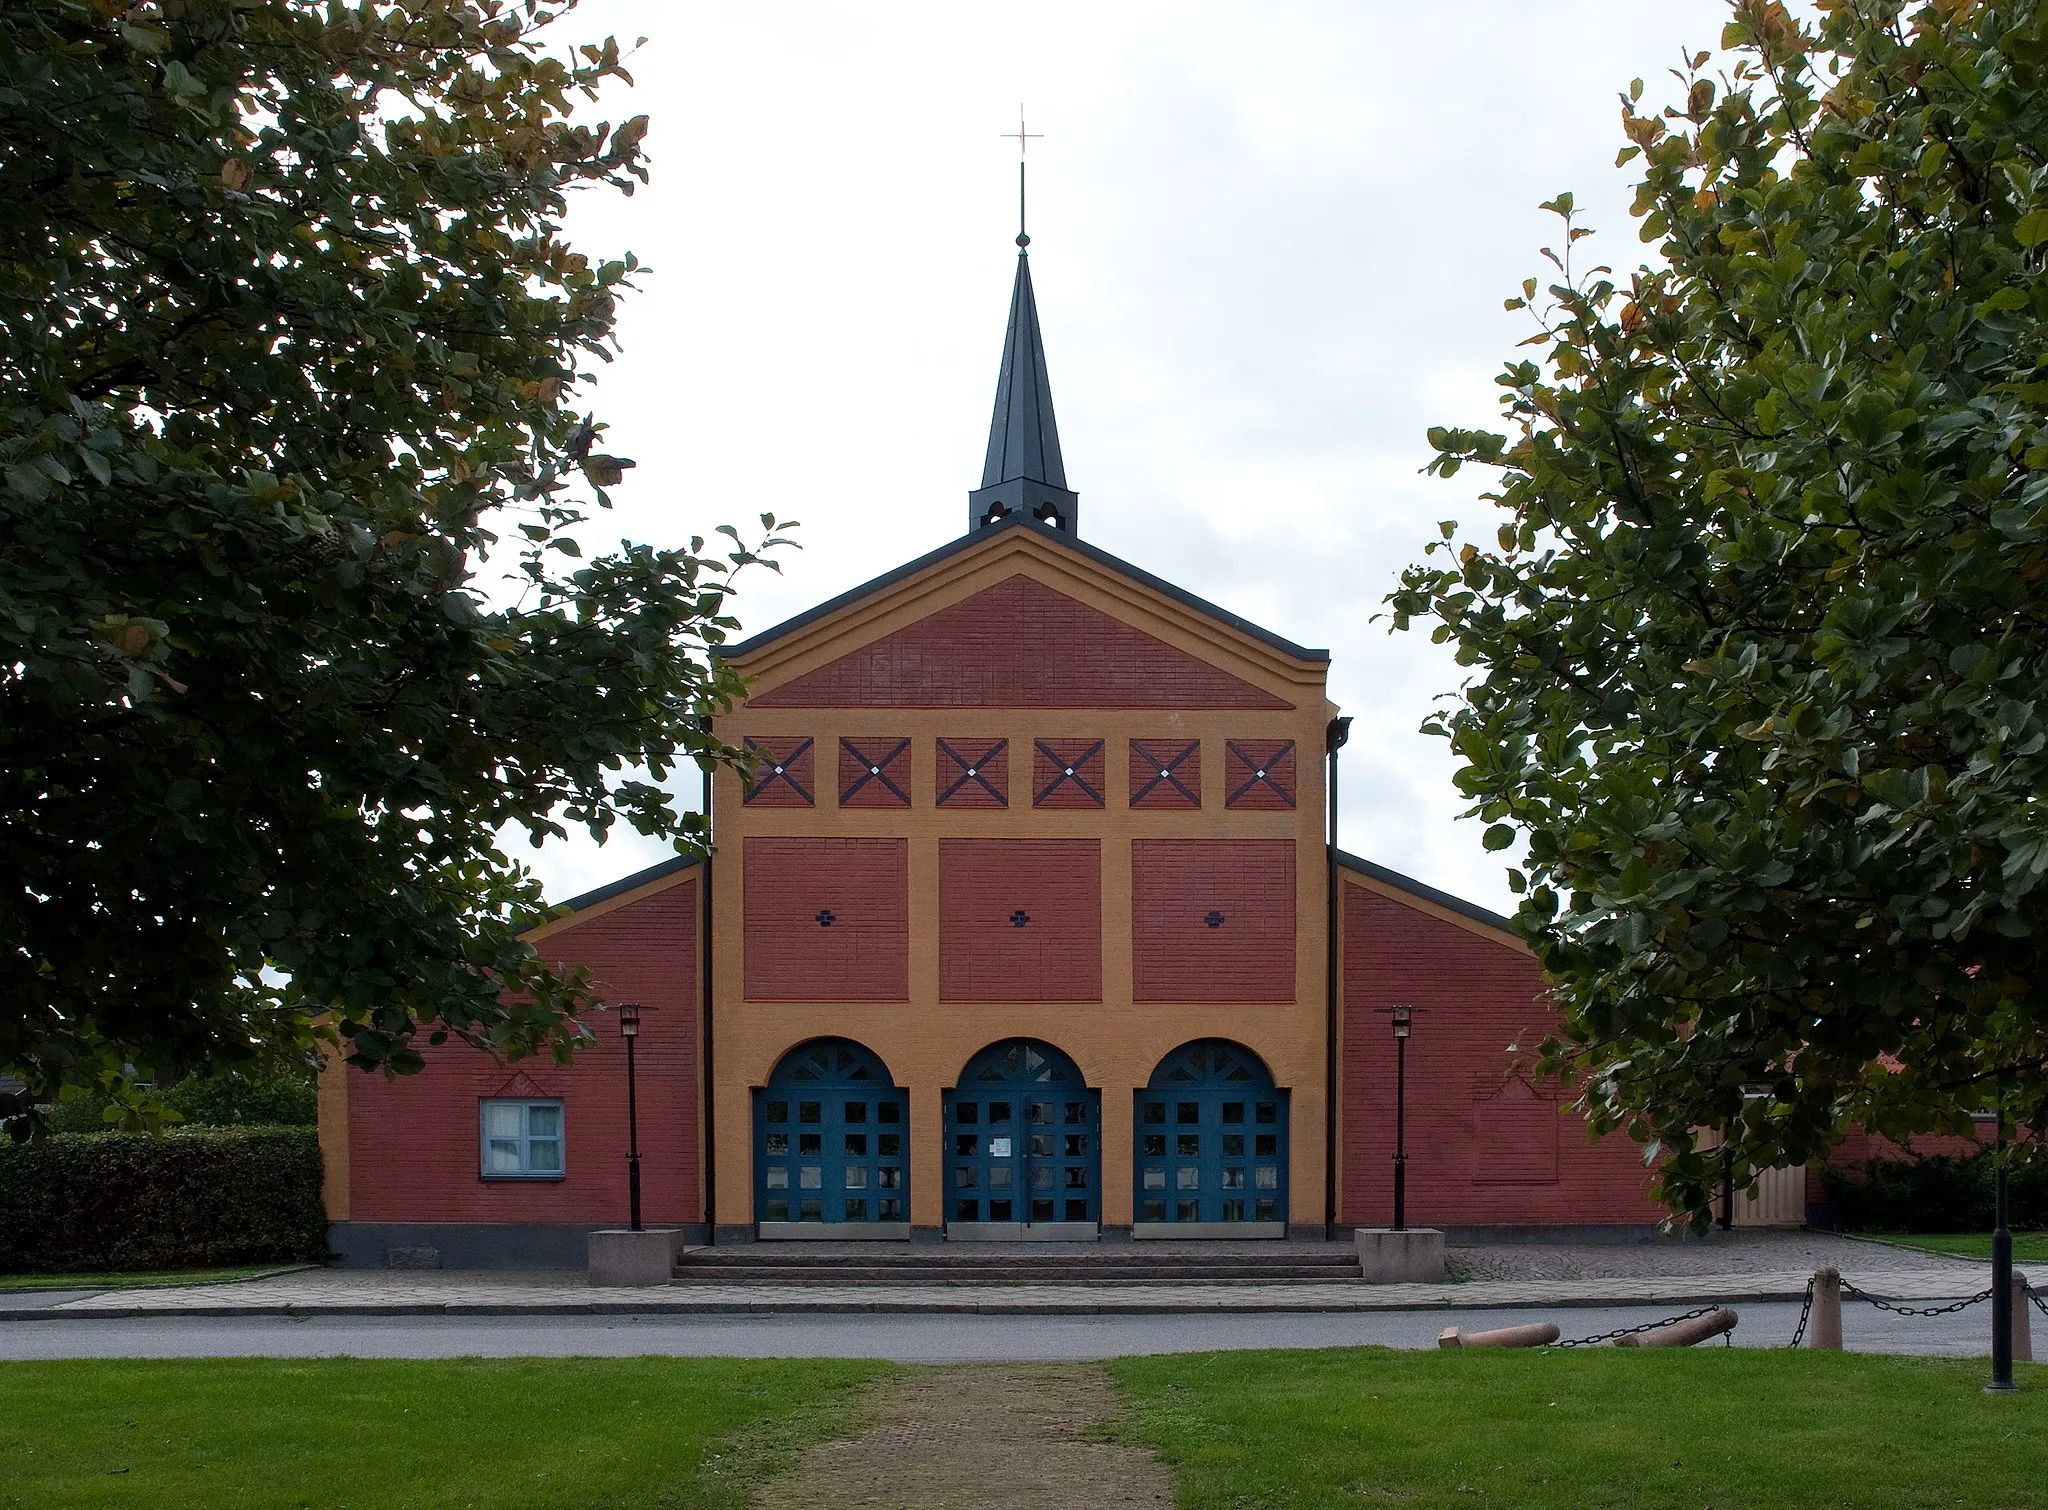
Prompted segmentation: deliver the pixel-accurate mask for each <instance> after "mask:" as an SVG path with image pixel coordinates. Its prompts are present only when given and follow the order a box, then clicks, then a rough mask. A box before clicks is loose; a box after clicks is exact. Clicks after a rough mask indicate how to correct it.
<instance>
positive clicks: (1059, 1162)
mask: <svg viewBox="0 0 2048 1510" xmlns="http://www.w3.org/2000/svg"><path fill="white" fill-rule="evenodd" d="M945 1121H946V1131H945V1136H946V1220H947V1221H948V1222H949V1223H963V1222H964V1223H991V1222H994V1223H1009V1222H1015V1223H1018V1224H1021V1225H1027V1226H1028V1225H1033V1224H1042V1223H1048V1222H1100V1221H1101V1220H1102V1140H1101V1136H1100V1133H1101V1124H1102V1096H1101V1093H1100V1092H1099V1091H1093V1090H1090V1089H1089V1088H1088V1086H1087V1084H1086V1082H1085V1081H1084V1080H1083V1079H1082V1077H1081V1071H1080V1069H1079V1068H1078V1067H1077V1066H1076V1065H1075V1064H1074V1061H1073V1060H1071V1059H1069V1058H1068V1057H1067V1056H1066V1055H1065V1054H1062V1053H1061V1052H1060V1051H1059V1050H1058V1049H1056V1048H1054V1047H1053V1046H1052V1045H1051V1044H1048V1043H1040V1042H1038V1041H1037V1040H1035V1039H1030V1038H1012V1039H1009V1040H1007V1041H1005V1042H1003V1043H998V1044H992V1045H990V1046H989V1047H988V1048H986V1049H983V1050H982V1051H981V1052H980V1053H979V1054H977V1055H975V1056H974V1058H973V1059H971V1060H969V1061H968V1063H967V1067H966V1068H965V1069H963V1070H962V1071H961V1072H960V1084H959V1086H958V1087H957V1088H956V1089H953V1090H950V1091H947V1092H946V1095H945Z"/></svg>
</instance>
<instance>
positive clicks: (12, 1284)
mask: <svg viewBox="0 0 2048 1510" xmlns="http://www.w3.org/2000/svg"><path fill="white" fill-rule="evenodd" d="M310 1267H312V1266H311V1265H310V1264H250V1265H247V1266H245V1267H243V1268H240V1269H159V1270H154V1271H151V1272H148V1273H138V1274H0V1291H4V1290H144V1289H149V1288H151V1287H152V1286H159V1285H211V1284H225V1283H226V1282H227V1281H229V1280H231V1279H255V1278H257V1277H259V1276H261V1275H264V1274H289V1273H291V1272H293V1271H294V1270H296V1269H305V1268H310Z"/></svg>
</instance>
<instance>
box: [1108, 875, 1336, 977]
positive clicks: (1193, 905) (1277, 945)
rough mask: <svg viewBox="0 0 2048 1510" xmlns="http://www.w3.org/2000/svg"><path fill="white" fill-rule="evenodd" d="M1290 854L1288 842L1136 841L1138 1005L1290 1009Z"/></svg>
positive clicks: (1292, 890) (1133, 931)
mask: <svg viewBox="0 0 2048 1510" xmlns="http://www.w3.org/2000/svg"><path fill="white" fill-rule="evenodd" d="M1294 850H1295V845H1294V842H1293V841H1292V840H1290V839H1137V840H1134V841H1132V844H1131V995H1132V997H1133V999H1134V1000H1137V1001H1145V1002H1181V1001H1229V1002H1289V1001H1293V1000H1294V995H1295V991H1294V956H1295V936H1294V896H1295V878H1294ZM1212 919H1213V921H1212ZM1320 994H1321V993H1320V992H1318V996H1320Z"/></svg>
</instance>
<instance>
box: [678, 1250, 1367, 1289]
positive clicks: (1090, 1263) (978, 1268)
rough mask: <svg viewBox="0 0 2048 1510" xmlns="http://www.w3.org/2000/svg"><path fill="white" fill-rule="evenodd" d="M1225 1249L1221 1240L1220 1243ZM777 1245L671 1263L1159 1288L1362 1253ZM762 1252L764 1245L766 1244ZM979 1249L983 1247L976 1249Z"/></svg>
mask: <svg viewBox="0 0 2048 1510" xmlns="http://www.w3.org/2000/svg"><path fill="white" fill-rule="evenodd" d="M1219 1246H1222V1245H1219ZM823 1247H824V1245H822V1244H806V1245H805V1251H801V1252H787V1251H785V1252H777V1251H775V1250H774V1248H773V1247H772V1246H771V1245H769V1244H765V1243H748V1244H743V1245H740V1246H737V1247H732V1248H695V1249H691V1250H689V1251H688V1252H686V1253H685V1254H684V1255H683V1256H682V1258H681V1259H680V1260H679V1261H678V1262H677V1264H676V1266H675V1280H676V1282H677V1283H679V1284H689V1285H737V1284H750V1285H795V1286H829V1285H890V1286H905V1285H912V1286H914V1285H941V1286H943V1285H1156V1284H1202V1283H1210V1284H1218V1283H1236V1284H1243V1283H1256V1284H1328V1283H1331V1282H1333V1281H1334V1282H1342V1281H1345V1280H1355V1279H1357V1278H1358V1277H1359V1266H1358V1255H1357V1253H1356V1251H1355V1250H1353V1249H1351V1248H1350V1247H1349V1246H1348V1245H1338V1244H1331V1245H1329V1247H1328V1248H1324V1247H1322V1245H1316V1247H1314V1248H1308V1247H1307V1246H1306V1245H1293V1244H1290V1245H1287V1246H1285V1247H1282V1246H1281V1245H1278V1244H1275V1245H1274V1247H1273V1248H1272V1249H1271V1250H1267V1251H1260V1250H1258V1249H1240V1250H1237V1251H1231V1250H1230V1249H1229V1248H1227V1247H1225V1248H1224V1250H1223V1251H1220V1252H1218V1251H1213V1250H1212V1251H1200V1252H1187V1251H1181V1252H1173V1251H1161V1250H1156V1249H1150V1248H1149V1246H1148V1245H1122V1244H1119V1245H1117V1246H1115V1247H1113V1248H1099V1249H1093V1250H1086V1249H1083V1250H1075V1249H1065V1250H1063V1251H1058V1252H1047V1251H1044V1250H1043V1249H1034V1248H1033V1246H1032V1245H1016V1246H1009V1245H1005V1246H1004V1248H1003V1250H1002V1251H1000V1252H990V1251H987V1250H986V1249H985V1248H983V1246H982V1245H981V1244H975V1245H973V1246H971V1247H970V1246H967V1245H962V1246H961V1247H958V1248H950V1249H949V1248H941V1247H935V1246H931V1245H924V1244H920V1245H917V1246H914V1247H913V1246H905V1247H902V1248H898V1249H895V1250H893V1251H892V1250H888V1249H882V1250H879V1251H877V1250H876V1249H875V1248H873V1247H869V1246H867V1245H862V1249H861V1250H860V1251H847V1252H844V1253H833V1252H830V1251H829V1250H827V1251H820V1250H821V1248H823ZM764 1250H765V1251H764ZM977 1250H980V1251H977Z"/></svg>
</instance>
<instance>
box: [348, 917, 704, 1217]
mask: <svg viewBox="0 0 2048 1510" xmlns="http://www.w3.org/2000/svg"><path fill="white" fill-rule="evenodd" d="M697 917H698V913H697V883H696V880H695V879H694V877H693V878H690V879H687V880H684V881H682V882H679V883H677V884H674V885H671V886H668V887H666V888H664V889H662V890H660V891H657V892H655V893H653V894H652V895H649V896H646V897H643V898H640V899H639V900H637V901H633V902H630V903H628V904H627V905H625V906H621V907H617V908H614V909H612V910H610V911H607V912H603V913H600V914H599V915H598V916H596V917H593V918H592V919H591V920H590V921H588V922H583V923H573V924H571V925H570V926H568V927H566V928H563V929H561V930H559V931H558V932H555V933H553V934H551V935H550V936H549V937H547V938H546V939H545V940H543V941H542V944H541V948H542V950H543V951H544V952H545V953H546V954H547V956H548V957H549V958H551V959H555V960H559V961H563V962H565V963H574V964H583V965H587V966H588V967H589V968H590V971H591V974H592V975H593V976H594V977H595V978H596V980H597V981H598V983H599V988H600V989H601V990H602V991H603V993H604V995H605V996H606V998H607V999H608V1000H612V1001H638V1002H639V1003H640V1004H641V1005H642V1006H643V1007H645V1008H647V1011H646V1013H645V1015H644V1016H643V1017H642V1019H641V1030H640V1042H639V1045H638V1048H637V1049H636V1050H635V1057H636V1060H637V1063H636V1066H635V1069H636V1073H635V1080H636V1083H637V1087H638V1094H639V1102H640V1150H641V1201H642V1213H643V1217H644V1219H645V1220H646V1221H647V1222H649V1223H668V1222H691V1221H697V1220H699V1219H700V1218H701V1216H702V1210H703V1207H702V1199H701V1197H700V1194H699V1188H700V1187H699V1184H698V1173H697V1170H698V1129H699V1112H698V1096H697ZM590 1027H591V1029H592V1031H593V1032H594V1033H595V1034H596V1035H597V1041H596V1042H595V1043H593V1044H591V1045H589V1046H588V1047H587V1048H584V1049H582V1050H581V1051H579V1052H578V1054H577V1055H576V1058H575V1062H574V1063H573V1064H571V1065H570V1066H568V1067H567V1068H563V1067H560V1066H557V1065H556V1064H555V1063H554V1061H553V1060H552V1059H545V1058H540V1059H528V1060H522V1061H521V1062H520V1063H518V1064H516V1065H503V1064H497V1063H494V1062H493V1061H492V1060H491V1059H490V1058H489V1057H488V1056H486V1055H484V1054H480V1053H478V1052H477V1051H476V1050H474V1049H471V1048H468V1047H466V1046H463V1045H459V1044H453V1043H448V1044H443V1045H441V1046H440V1047H438V1048H435V1047H433V1046H430V1045H427V1044H425V1043H424V1042H423V1043H422V1044H421V1052H422V1053H423V1054H424V1055H425V1057H426V1061H427V1066H426V1068H425V1069H424V1070H422V1071H421V1072H420V1073H419V1074H417V1075H405V1076H400V1077H398V1078H396V1079H390V1080H387V1079H385V1078H384V1077H383V1076H381V1075H365V1074H360V1073H358V1072H356V1071H353V1070H352V1071H350V1072H349V1076H350V1079H349V1086H348V1121H349V1142H348V1147H349V1175H350V1185H351V1188H350V1206H349V1217H350V1219H351V1220H353V1221H359V1222H589V1223H593V1224H596V1223H609V1222H617V1223H620V1224H621V1225H623V1224H624V1222H625V1219H626V1063H625V1057H626V1056H625V1051H624V1049H623V1048H622V1047H621V1044H620V1040H619V1030H618V1019H617V1017H616V1016H614V1015H613V1014H612V1013H610V1012H602V1013H598V1014H595V1015H594V1016H593V1017H592V1018H591V1020H590ZM499 1095H505V1096H522V1097H524V1096H535V1097H538V1096H559V1097H560V1098H561V1099H562V1103H563V1105H562V1117H563V1131H564V1134H565V1163H566V1168H567V1173H566V1177H565V1178H563V1179H561V1180H550V1181H539V1180H486V1179H483V1178H482V1177H481V1176H480V1175H479V1174H478V1167H479V1164H480V1158H479V1139H478V1117H479V1113H478V1106H477V1103H478V1102H479V1101H480V1100H482V1099H484V1098H485V1097H491V1096H499Z"/></svg>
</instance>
